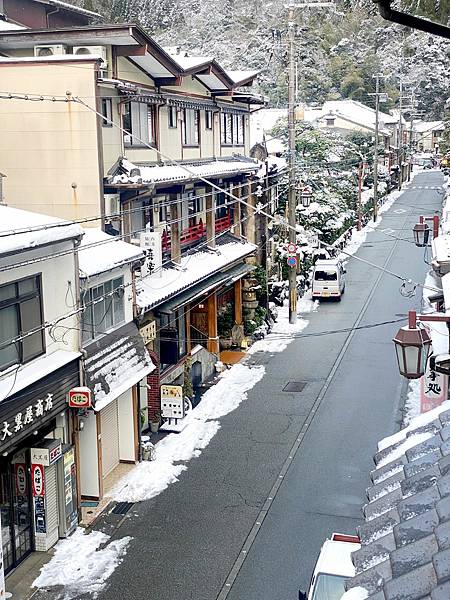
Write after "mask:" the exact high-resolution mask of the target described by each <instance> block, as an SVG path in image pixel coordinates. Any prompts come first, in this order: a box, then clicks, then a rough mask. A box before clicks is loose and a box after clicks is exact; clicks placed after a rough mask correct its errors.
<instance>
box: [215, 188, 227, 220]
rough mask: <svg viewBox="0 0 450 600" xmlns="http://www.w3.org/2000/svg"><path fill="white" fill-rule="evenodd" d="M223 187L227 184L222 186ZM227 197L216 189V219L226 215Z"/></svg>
mask: <svg viewBox="0 0 450 600" xmlns="http://www.w3.org/2000/svg"><path fill="white" fill-rule="evenodd" d="M223 187H224V188H225V189H226V188H227V186H223ZM228 198H229V196H227V195H226V194H225V193H224V192H217V191H216V219H222V218H223V217H226V216H227V215H228V212H229V211H228Z"/></svg>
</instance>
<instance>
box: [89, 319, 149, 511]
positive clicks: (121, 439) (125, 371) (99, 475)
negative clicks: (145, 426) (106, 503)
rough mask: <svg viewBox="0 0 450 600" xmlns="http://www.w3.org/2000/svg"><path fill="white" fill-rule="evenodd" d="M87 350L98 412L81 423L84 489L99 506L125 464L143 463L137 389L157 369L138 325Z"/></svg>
mask: <svg viewBox="0 0 450 600" xmlns="http://www.w3.org/2000/svg"><path fill="white" fill-rule="evenodd" d="M111 338H112V339H113V341H111ZM85 350H86V359H85V362H84V367H85V384H86V385H87V386H88V387H89V388H90V389H91V391H92V395H93V406H92V408H91V409H89V410H86V411H85V412H84V414H82V415H80V417H79V420H80V483H81V495H82V497H83V498H84V499H85V500H95V501H97V500H101V498H102V497H103V495H104V493H105V491H106V490H107V489H108V487H109V485H110V483H111V481H112V480H113V476H112V473H113V471H114V470H115V469H116V468H117V467H118V466H119V464H120V463H131V464H134V463H135V462H137V460H138V459H139V422H140V404H139V394H138V390H137V386H138V385H139V383H140V382H141V380H144V381H145V378H146V376H147V375H148V374H150V373H151V372H152V371H153V370H154V369H155V365H154V364H153V362H152V361H151V358H150V356H149V354H148V352H147V349H146V348H145V345H144V342H143V340H142V337H141V336H140V334H139V330H138V328H137V327H136V325H135V324H134V323H127V324H125V325H123V326H122V327H120V328H118V329H117V330H116V331H114V334H113V335H111V336H103V337H101V338H99V339H98V340H96V341H95V342H92V343H91V344H88V345H86V347H85ZM110 475H111V476H112V477H111V478H109V479H108V477H109V476H110Z"/></svg>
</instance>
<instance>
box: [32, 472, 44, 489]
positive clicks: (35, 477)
mask: <svg viewBox="0 0 450 600" xmlns="http://www.w3.org/2000/svg"><path fill="white" fill-rule="evenodd" d="M31 489H32V491H33V496H43V495H44V467H43V466H42V465H31Z"/></svg>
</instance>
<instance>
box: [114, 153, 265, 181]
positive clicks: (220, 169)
mask: <svg viewBox="0 0 450 600" xmlns="http://www.w3.org/2000/svg"><path fill="white" fill-rule="evenodd" d="M258 169H259V164H258V163H257V162H255V161H254V160H252V159H251V158H246V157H234V158H232V159H229V160H225V159H222V160H211V161H208V162H202V163H192V164H185V165H181V164H180V165H155V166H142V165H134V164H133V163H131V162H130V161H128V160H126V159H125V158H122V159H121V160H120V166H119V169H118V173H117V174H116V173H114V174H112V176H111V178H110V179H111V183H112V184H116V185H117V184H121V183H134V184H140V183H143V184H148V183H164V182H172V181H189V180H191V179H193V180H195V179H198V178H199V177H217V176H219V175H227V174H233V173H245V172H249V171H257V170H258Z"/></svg>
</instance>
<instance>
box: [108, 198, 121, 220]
mask: <svg viewBox="0 0 450 600" xmlns="http://www.w3.org/2000/svg"><path fill="white" fill-rule="evenodd" d="M118 214H120V196H119V194H105V215H106V216H109V215H118Z"/></svg>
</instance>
